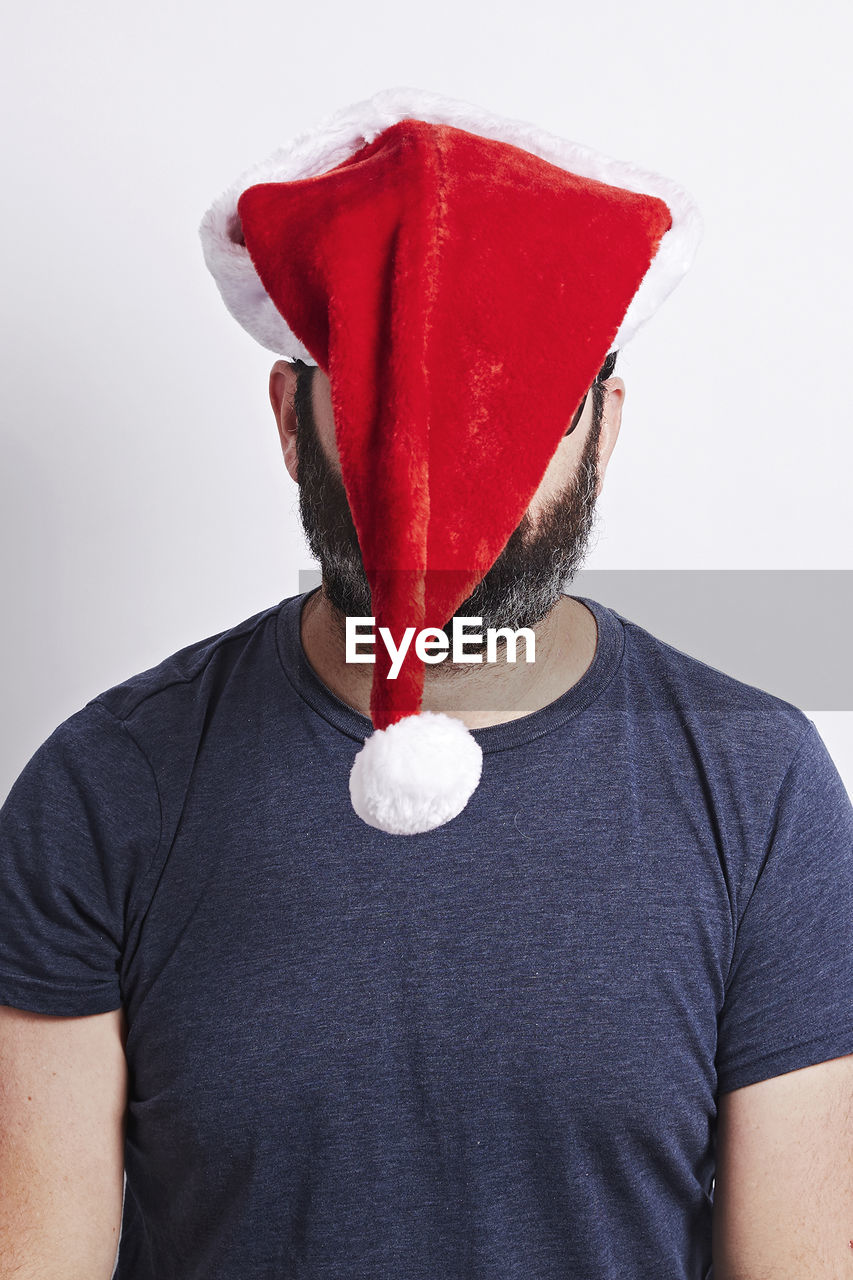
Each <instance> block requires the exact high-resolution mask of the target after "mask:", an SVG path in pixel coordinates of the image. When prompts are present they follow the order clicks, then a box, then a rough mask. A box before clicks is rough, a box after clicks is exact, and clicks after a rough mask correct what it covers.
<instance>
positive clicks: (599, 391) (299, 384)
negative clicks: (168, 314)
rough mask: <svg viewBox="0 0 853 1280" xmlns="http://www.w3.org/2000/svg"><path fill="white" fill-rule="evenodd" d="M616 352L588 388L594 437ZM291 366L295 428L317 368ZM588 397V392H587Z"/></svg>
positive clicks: (300, 364) (302, 417)
mask: <svg viewBox="0 0 853 1280" xmlns="http://www.w3.org/2000/svg"><path fill="white" fill-rule="evenodd" d="M618 354H619V353H618V351H611V352H610V355H609V356H608V357H607V359H606V360H605V361H604V364H603V365H602V366H601V368H600V369H599V371H598V373H597V374H596V375H595V381H594V382H593V384H592V386H591V387H590V392H592V427H591V430H592V432H593V434H594V435H597V434H598V431H599V429H600V427H601V418H602V415H603V413H604V387H603V386H602V383H603V382H606V381H607V379H608V378H609V377H611V376H612V374H613V370H614V369H615V368H616V357H617V355H618ZM293 366H294V368H295V369H296V390H295V392H294V395H293V411H294V413H295V414H296V422H297V426H298V424H299V423H300V422H304V421H305V414H306V411H307V410H308V409H309V408H310V404H311V379H312V378H313V377H314V370H315V369H316V368H317V366H316V365H315V364H306V363H305V361H304V360H294V361H293ZM587 395H589V392H587Z"/></svg>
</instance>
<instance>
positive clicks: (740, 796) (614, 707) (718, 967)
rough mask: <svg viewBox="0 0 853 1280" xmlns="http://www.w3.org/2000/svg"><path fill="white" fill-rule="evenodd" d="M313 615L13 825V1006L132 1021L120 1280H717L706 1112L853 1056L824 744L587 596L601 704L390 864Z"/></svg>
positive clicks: (532, 740)
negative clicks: (368, 812)
mask: <svg viewBox="0 0 853 1280" xmlns="http://www.w3.org/2000/svg"><path fill="white" fill-rule="evenodd" d="M305 598H306V596H294V597H291V598H289V599H286V600H284V601H282V602H281V603H280V604H278V605H275V606H273V607H271V608H269V609H267V610H265V611H264V612H262V613H259V614H257V615H256V616H255V617H252V618H249V619H248V620H246V621H245V622H242V623H240V624H239V625H237V626H234V627H232V628H231V629H229V630H227V631H225V632H223V633H221V634H219V635H216V636H213V637H211V638H209V639H206V640H202V641H199V642H198V643H196V644H193V645H190V646H188V647H187V648H185V649H182V650H181V651H180V652H178V653H176V654H174V655H172V656H171V657H168V658H166V659H165V660H164V661H163V662H161V663H160V664H159V665H158V666H155V667H154V668H152V669H151V670H149V671H145V672H143V673H141V674H139V675H136V676H133V677H131V678H130V679H128V680H126V681H124V682H123V683H122V684H119V685H117V686H115V687H113V688H111V689H109V690H108V691H106V692H104V693H102V694H100V695H99V696H98V697H96V698H94V699H93V700H92V701H91V702H89V703H88V704H87V705H86V706H85V707H83V709H82V710H80V711H78V712H76V713H75V714H74V715H72V716H71V717H70V718H69V719H68V720H66V721H64V722H63V723H62V724H61V725H59V727H58V728H57V729H56V730H55V731H54V733H53V734H51V736H50V737H49V738H48V739H47V740H46V741H45V742H44V743H43V744H42V746H41V747H40V748H39V749H38V750H37V751H36V753H35V754H34V756H33V757H32V759H31V760H30V761H29V763H28V764H27V765H26V767H25V768H24V770H23V772H22V773H21V775H20V776H19V778H18V780H17V781H16V783H15V785H14V787H13V789H12V791H11V793H10V795H9V798H8V800H7V802H6V804H5V805H4V807H3V809H2V811H0V1002H2V1003H5V1004H10V1005H15V1006H18V1007H20V1008H24V1009H32V1010H36V1011H40V1012H43V1013H51V1014H60V1015H80V1014H94V1013H99V1012H105V1011H107V1010H110V1009H116V1008H118V1007H119V1006H120V1005H121V1004H123V1005H124V1006H125V1008H126V1012H127V1019H128V1028H129V1030H128V1038H127V1056H128V1062H129V1069H130V1100H129V1111H128V1128H127V1144H126V1174H127V1185H126V1195H125V1205H124V1220H123V1229H122V1236H121V1242H120V1248H119V1259H118V1266H117V1271H116V1277H117V1280H437V1277H440V1280H705V1278H706V1277H707V1276H708V1275H709V1274H710V1267H711V1210H712V1178H713V1173H714V1159H715V1152H714V1137H715V1116H716V1098H717V1095H718V1091H719V1090H729V1089H735V1088H738V1087H739V1086H742V1085H748V1084H751V1083H753V1082H754V1081H758V1080H761V1079H763V1078H765V1077H769V1076H774V1075H778V1074H780V1073H782V1072H786V1071H791V1070H794V1069H796V1068H799V1067H804V1066H807V1065H810V1064H812V1063H816V1062H820V1061H822V1060H825V1059H828V1058H833V1057H838V1056H840V1055H842V1054H846V1053H851V1052H853V808H851V804H850V800H849V798H848V796H847V794H846V792H845V789H844V787H843V785H842V782H841V779H840V777H839V775H838V772H837V770H836V768H835V767H834V765H833V763H832V761H831V759H830V757H829V755H828V753H827V751H826V748H825V746H824V744H823V742H822V741H821V739H820V737H819V735H818V732H817V730H816V728H815V726H814V725H813V723H812V722H811V721H810V720H809V719H808V718H807V717H806V716H805V715H804V714H803V713H802V712H801V711H799V710H798V709H797V708H795V707H794V706H792V705H790V704H789V703H786V702H783V701H781V700H780V699H778V698H775V697H772V696H770V695H769V694H766V693H763V692H761V691H759V690H757V689H754V688H752V687H750V686H748V685H744V684H741V683H739V682H738V681H736V680H733V679H732V678H730V677H728V676H726V675H723V674H722V673H720V672H718V671H715V670H714V669H712V668H710V667H708V666H706V665H704V664H703V663H701V662H698V661H696V660H695V659H693V658H690V657H688V656H686V655H685V654H683V653H680V652H678V651H677V650H675V649H673V648H671V647H670V646H669V645H667V644H664V643H663V642H662V641H660V640H658V639H656V638H655V637H653V636H652V635H650V634H649V633H648V632H647V631H645V630H644V629H643V628H641V627H639V626H636V625H635V624H633V623H631V622H629V621H627V620H626V619H625V618H623V617H621V616H620V615H619V614H617V613H615V612H614V611H612V610H610V609H607V608H605V607H604V606H602V605H601V604H599V603H597V602H595V601H592V600H589V599H586V598H584V597H578V598H580V599H583V601H584V603H585V604H587V606H588V607H589V608H590V609H591V610H592V611H593V612H594V614H595V617H596V621H597V624H598V642H597V648H596V653H595V657H594V660H593V662H592V664H591V666H590V667H589V669H588V670H587V672H586V673H585V675H584V676H583V677H582V679H581V680H580V681H579V682H578V683H577V684H576V685H575V686H574V687H573V688H572V689H570V690H569V691H568V692H567V693H565V694H564V695H563V696H562V697H560V698H558V699H557V700H556V701H555V702H553V703H551V704H550V705H549V706H547V707H545V708H543V709H541V710H538V711H536V712H534V713H532V714H529V715H526V716H523V717H521V718H520V719H516V720H512V721H509V722H507V723H504V724H500V725H493V726H490V727H488V728H484V729H477V730H474V736H475V737H476V738H477V740H478V742H479V743H480V745H481V747H482V749H483V753H484V762H483V775H482V780H481V782H480V785H479V787H478V788H477V790H476V791H475V793H474V795H473V797H472V798H471V800H470V801H469V803H468V805H467V807H466V808H465V809H464V811H463V812H462V813H461V814H460V815H459V816H458V817H457V818H456V819H454V820H453V821H452V822H450V823H447V824H446V825H444V826H442V827H439V828H437V829H435V830H434V831H430V832H427V833H424V834H421V835H416V836H391V835H388V834H386V833H385V832H380V831H377V830H375V829H374V828H372V827H369V826H366V825H365V824H364V823H363V822H362V821H361V820H360V819H359V818H358V817H356V815H355V814H354V812H353V810H352V807H351V804H350V799H349V794H348V778H349V770H350V767H351V765H352V761H353V759H354V756H355V754H356V752H357V750H358V749H359V744H360V742H361V740H363V738H364V737H365V735H366V734H368V733H369V732H371V729H372V726H371V725H370V722H369V721H368V720H366V719H365V718H364V717H362V716H361V715H359V714H358V713H357V712H355V711H354V710H352V709H351V708H349V707H348V706H346V705H345V704H344V703H342V702H341V701H340V700H339V699H337V698H336V697H335V696H334V695H333V694H332V693H331V692H330V691H329V690H328V689H327V688H326V687H325V686H324V685H323V684H322V683H321V682H320V681H319V679H318V678H317V676H316V675H315V674H314V672H313V671H312V670H311V668H310V666H309V664H308V662H307V660H306V657H305V654H304V652H303V650H302V646H301V642H300V638H299V616H300V608H301V605H302V603H303V601H304V599H305Z"/></svg>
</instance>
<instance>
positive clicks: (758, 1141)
mask: <svg viewBox="0 0 853 1280" xmlns="http://www.w3.org/2000/svg"><path fill="white" fill-rule="evenodd" d="M715 1179H716V1180H715V1186H714V1215H713V1258H714V1280H845V1278H846V1277H851V1280H853V1247H851V1243H850V1242H851V1241H853V1054H847V1055H846V1056H844V1057H840V1058H834V1059H830V1060H828V1061H826V1062H819V1063H816V1064H814V1065H813V1066H809V1067H804V1068H802V1069H800V1070H798V1071H789V1072H786V1073H785V1074H783V1075H777V1076H774V1077H772V1078H770V1079H766V1080H761V1081H759V1082H758V1083H756V1084H751V1085H748V1086H746V1087H744V1088H740V1089H734V1090H732V1091H731V1092H729V1093H722V1094H720V1096H719V1101H718V1110H717V1168H716V1175H715Z"/></svg>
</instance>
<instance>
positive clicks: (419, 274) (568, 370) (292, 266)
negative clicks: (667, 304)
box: [200, 89, 701, 835]
mask: <svg viewBox="0 0 853 1280" xmlns="http://www.w3.org/2000/svg"><path fill="white" fill-rule="evenodd" d="M200 234H201V239H202V245H203V249H204V256H205V261H206V262H207V265H208V267H209V269H210V271H211V272H212V274H213V276H214V279H215V280H216V283H217V285H218V287H219V290H220V293H221V294H222V297H223V300H224V302H225V305H226V306H227V308H228V310H229V311H230V312H231V314H232V315H233V316H234V317H235V319H237V320H238V321H239V322H240V324H241V325H242V326H243V327H244V328H245V329H246V330H247V331H248V332H249V333H250V334H251V335H252V337H254V338H256V339H257V341H258V342H260V343H261V344H262V345H263V346H265V347H268V348H269V349H270V350H271V351H274V352H275V353H276V354H277V355H280V356H287V357H290V358H297V357H298V358H301V359H302V360H306V361H308V362H310V363H313V364H318V365H319V366H320V367H321V368H322V369H323V371H324V372H325V373H326V374H327V375H328V378H329V382H330V387H331V398H332V408H333V414H334V422H335V438H336V443H337V447H338V453H339V455H340V462H341V473H342V478H343V483H344V487H345V490H346V494H347V499H348V502H349V506H350V510H351V512H352V518H353V523H354V525H355V529H356V533H357V535H358V542H359V547H360V550H361V556H362V562H363V564H364V570H365V573H366V576H367V579H368V582H369V584H370V590H371V600H372V611H373V615H374V619H375V628H376V632H377V634H378V633H379V628H380V627H387V628H389V630H390V633H391V635H392V636H393V639H394V642H395V645H399V644H400V641H401V640H402V638H403V634H404V632H405V631H406V629H407V628H409V627H414V628H415V634H416V635H417V634H418V633H419V632H420V631H422V630H423V629H424V628H441V627H443V626H444V625H445V624H446V623H447V622H448V620H449V619H450V618H452V617H453V615H454V614H455V613H456V611H457V610H458V608H459V606H460V605H461V604H462V603H463V602H464V601H465V600H466V599H467V598H468V597H469V596H470V594H471V592H472V591H473V590H474V588H475V587H476V586H477V584H478V583H479V582H480V581H481V580H482V578H483V577H484V576H485V574H486V573H487V572H488V570H489V569H490V568H491V566H492V565H493V564H494V562H495V560H496V559H497V558H498V556H499V555H500V553H501V551H502V550H503V548H504V546H505V545H506V543H507V541H508V539H509V537H510V535H511V534H512V532H513V531H514V530H515V528H516V527H517V526H518V524H519V522H520V520H521V518H522V516H523V515H524V513H525V511H526V510H527V507H528V505H529V503H530V501H531V499H532V497H533V495H534V493H535V492H536V490H537V489H538V487H539V484H540V482H541V481H542V478H543V476H544V474H545V471H546V469H547V467H548V463H549V461H550V459H551V457H552V455H553V454H554V452H555V450H556V448H557V446H558V444H559V443H560V440H561V439H562V437H563V434H564V432H565V430H566V425H567V423H569V421H570V420H571V419H572V417H573V415H574V413H575V411H576V410H577V409H578V407H579V405H580V404H581V403H582V401H583V399H584V397H585V395H586V393H587V391H588V389H589V387H590V385H591V383H592V382H593V381H594V379H595V376H596V374H597V373H598V371H599V369H600V368H601V366H602V364H603V363H604V360H605V359H606V357H607V355H608V354H609V353H610V352H611V351H614V350H617V349H618V348H620V347H623V346H624V345H625V343H626V342H627V341H628V340H629V338H630V337H631V336H632V335H633V334H634V333H635V332H636V331H637V329H638V328H639V326H640V325H641V324H642V323H643V322H644V321H645V320H647V319H648V318H649V316H651V315H652V313H653V312H654V311H655V310H656V309H657V307H658V306H659V305H660V304H661V302H663V300H664V299H665V298H666V297H667V295H668V294H669V293H670V292H671V290H672V289H673V288H674V287H675V285H676V284H677V283H678V281H679V279H680V278H681V276H682V275H683V274H684V273H685V272H686V270H687V269H688V267H689V266H690V263H691V260H692V258H693V255H694V253H695V250H696V246H697V244H698V241H699V237H700V235H701V222H700V218H699V214H698V211H697V209H696V207H695V205H694V203H693V201H692V199H691V198H690V196H689V195H688V194H687V192H685V191H684V190H683V189H682V188H681V187H678V186H676V185H675V184H674V183H672V182H670V181H669V180H668V179H666V178H663V177H660V176H658V175H656V174H653V173H648V172H645V171H644V170H642V169H639V168H637V167H635V166H634V165H632V164H628V163H624V162H622V161H618V160H613V159H610V158H609V157H607V156H604V155H600V154H598V153H596V152H594V151H592V150H590V149H589V148H587V147H582V146H578V145H577V144H576V143H573V142H568V141H565V140H563V139H562V138H559V137H555V136H553V135H552V134H549V133H545V132H543V131H542V130H540V129H538V128H536V127H535V126H534V125H532V124H526V123H523V122H522V121H518V120H511V119H504V118H502V117H500V116H496V115H492V114H490V113H488V112H486V111H483V110H480V109H478V108H477V107H474V106H470V105H468V104H467V103H464V102H458V101H454V100H451V99H448V98H443V97H439V96H438V95H436V94H431V93H426V92H423V91H419V90H413V89H391V90H386V91H384V92H382V93H378V94H376V95H375V96H374V97H372V98H370V99H368V100H367V101H364V102H359V103H357V104H356V105H354V106H352V107H349V108H347V109H345V110H343V111H339V112H337V113H336V114H335V115H333V116H331V117H329V118H328V119H327V120H325V121H324V122H323V123H322V124H320V125H319V126H317V127H316V128H315V129H312V130H310V131H309V132H307V133H303V134H302V135H300V136H299V137H298V138H296V139H295V140H294V141H292V142H290V143H288V144H286V145H285V146H284V147H281V148H280V149H279V150H277V151H275V152H274V153H273V154H272V155H271V156H270V157H269V158H268V159H267V160H265V161H264V162H262V163H261V164H259V165H257V166H255V167H254V168H252V169H249V170H247V171H246V172H245V173H243V174H242V175H241V177H240V178H238V180H237V181H236V182H235V183H234V184H233V185H232V186H231V187H230V188H229V189H228V190H227V191H226V192H225V193H224V194H223V195H222V196H220V197H219V199H218V200H216V201H215V202H214V204H213V205H212V206H211V207H210V209H209V210H208V212H207V213H206V214H205V216H204V219H203V221H202V224H201V228H200ZM530 386H535V387H536V394H537V402H536V405H535V410H534V412H532V413H530V414H529V416H526V417H525V418H524V420H523V421H520V419H519V410H518V406H519V404H527V403H529V388H530ZM390 667H391V659H390V656H389V654H388V652H387V649H386V648H385V646H383V645H380V644H377V646H376V664H375V667H374V673H373V684H372V693H371V702H370V713H371V719H372V722H373V725H374V732H373V734H372V735H371V736H369V737H368V738H367V740H366V741H365V743H364V746H363V748H362V749H361V750H360V751H359V753H358V755H357V756H356V757H355V761H354V764H353V767H352V772H351V774H350V782H349V789H350V796H351V800H352V804H353V807H354V809H355V811H356V813H357V814H358V815H359V817H360V818H362V819H363V820H364V821H365V822H367V823H369V824H370V825H371V826H373V827H377V828H379V829H380V830H382V831H386V832H389V833H393V834H401V835H412V834H415V833H418V832H424V831H429V830H431V829H432V828H434V827H437V826H440V825H441V824H442V823H445V822H448V821H450V820H451V819H452V818H454V817H456V815H457V814H459V813H460V812H461V811H462V810H463V809H464V808H465V806H466V804H467V803H468V800H469V798H470V797H471V795H472V794H473V793H474V791H475V789H476V787H477V785H478V782H479V780H480V775H481V769H482V752H481V749H480V746H479V744H478V742H477V741H476V739H475V738H474V736H473V735H472V734H471V732H470V731H469V730H468V729H467V727H466V726H465V724H464V723H463V722H462V721H461V720H459V719H457V718H456V717H453V716H448V715H445V714H442V713H433V712H429V711H426V712H422V711H421V701H422V694H423V683H424V665H423V662H422V660H421V659H420V658H419V657H418V655H417V653H416V651H415V646H414V643H412V644H410V646H409V649H408V651H407V653H406V657H405V659H404V660H403V663H402V667H401V668H400V671H399V674H398V675H397V677H396V679H390V678H388V673H389V670H390Z"/></svg>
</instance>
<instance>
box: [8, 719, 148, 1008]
mask: <svg viewBox="0 0 853 1280" xmlns="http://www.w3.org/2000/svg"><path fill="white" fill-rule="evenodd" d="M159 831H160V806H159V800H158V794H157V784H156V780H155V778H154V775H153V773H152V771H151V766H150V764H149V763H148V760H147V758H146V756H145V755H144V754H143V752H142V750H141V748H140V747H139V746H138V745H137V743H136V741H135V739H134V738H133V737H132V736H131V734H130V732H129V730H128V729H127V727H126V726H125V724H124V722H123V721H121V720H119V719H118V718H117V717H116V716H114V715H113V713H112V712H111V711H109V710H108V709H107V708H106V707H105V706H103V705H102V704H100V703H97V702H90V703H88V704H87V705H86V706H85V707H84V708H83V709H82V710H81V711H78V712H76V713H75V714H74V715H72V716H70V717H69V719H67V720H65V721H63V723H62V724H60V725H59V727H58V728H57V729H55V730H54V731H53V733H52V734H51V735H50V737H49V738H47V739H46V741H45V742H43V743H42V745H41V746H40V747H39V748H38V750H37V751H36V752H35V754H34V755H33V756H32V758H31V759H30V760H29V762H28V763H27V764H26V765H25V766H24V769H23V771H22V772H21V773H20V775H19V776H18V778H17V780H16V781H15V783H14V784H13V786H12V790H11V791H10V792H9V795H8V797H7V799H6V801H5V803H4V805H3V807H2V809H0V1004H6V1005H12V1006H14V1007H16V1008H19V1009H29V1010H31V1011H33V1012H35V1013H48V1014H57V1015H67V1016H80V1015H84V1014H94V1013H106V1012H108V1011H109V1010H110V1009H118V1008H119V1007H120V1006H121V1004H122V991H121V980H120V975H121V962H122V954H123V947H124V941H125V924H126V920H127V917H128V906H129V903H130V901H131V899H132V896H133V892H134V887H135V885H136V884H137V882H138V880H139V878H140V875H141V873H142V872H143V871H144V869H145V867H146V866H147V865H148V864H149V863H150V861H151V859H152V857H153V855H154V852H155V850H156V846H157V842H158V839H159Z"/></svg>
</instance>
